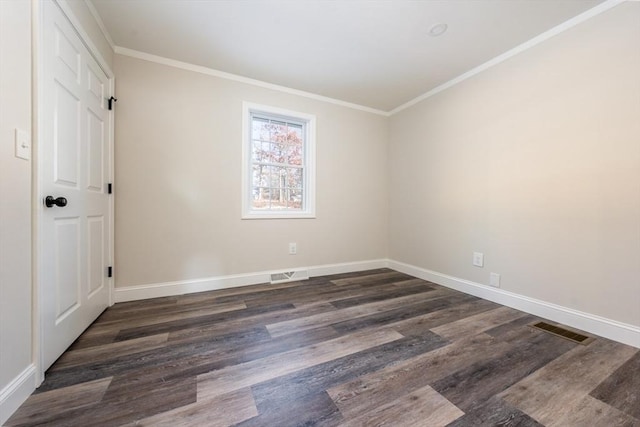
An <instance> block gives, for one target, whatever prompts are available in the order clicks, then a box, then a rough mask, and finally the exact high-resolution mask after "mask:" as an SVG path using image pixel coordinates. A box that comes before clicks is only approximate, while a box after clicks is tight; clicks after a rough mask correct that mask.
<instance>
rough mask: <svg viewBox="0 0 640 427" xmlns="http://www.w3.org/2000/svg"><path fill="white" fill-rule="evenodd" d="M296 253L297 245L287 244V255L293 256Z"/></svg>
mask: <svg viewBox="0 0 640 427" xmlns="http://www.w3.org/2000/svg"><path fill="white" fill-rule="evenodd" d="M297 253H298V245H297V244H296V243H289V255H295V254H297Z"/></svg>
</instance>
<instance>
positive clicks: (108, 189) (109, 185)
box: [107, 183, 113, 194]
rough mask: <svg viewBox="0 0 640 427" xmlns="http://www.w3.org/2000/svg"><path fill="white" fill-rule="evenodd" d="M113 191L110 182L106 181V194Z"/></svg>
mask: <svg viewBox="0 0 640 427" xmlns="http://www.w3.org/2000/svg"><path fill="white" fill-rule="evenodd" d="M111 193H113V184H112V183H108V184H107V194H111Z"/></svg>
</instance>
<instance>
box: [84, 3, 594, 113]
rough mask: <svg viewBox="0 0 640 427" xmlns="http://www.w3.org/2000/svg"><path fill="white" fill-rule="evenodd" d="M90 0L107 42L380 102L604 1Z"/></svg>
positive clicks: (387, 105)
mask: <svg viewBox="0 0 640 427" xmlns="http://www.w3.org/2000/svg"><path fill="white" fill-rule="evenodd" d="M90 1H91V2H92V3H93V5H94V6H95V9H96V10H97V12H98V14H99V15H100V18H101V19H102V21H103V23H104V26H105V27H106V29H107V31H108V33H109V35H110V36H111V38H112V40H113V43H114V44H115V45H116V46H119V47H124V48H128V49H133V50H137V51H141V52H145V53H149V54H153V55H158V56H162V57H166V58H170V59H174V60H177V61H182V62H187V63H191V64H195V65H200V66H204V67H208V68H212V69H215V70H219V71H223V72H227V73H231V74H235V75H238V76H243V77H248V78H251V79H256V80H260V81H263V82H267V83H271V84H276V85H281V86H286V87H288V88H293V89H298V90H302V91H306V92H311V93H314V94H319V95H323V96H326V97H330V98H334V99H338V100H342V101H346V102H350V103H354V104H359V105H362V106H366V107H369V108H374V109H377V110H382V111H389V110H392V109H394V108H396V107H398V106H400V105H402V104H404V103H406V102H408V101H410V100H412V99H414V98H416V97H418V96H420V95H422V94H423V93H425V92H428V91H429V90H431V89H433V88H435V87H437V86H439V85H441V84H443V83H445V82H447V81H449V80H451V79H453V78H455V77H457V76H459V75H461V74H463V73H465V72H466V71H469V70H470V69H472V68H474V67H476V66H478V65H480V64H483V63H485V62H487V61H488V60H490V59H492V58H494V57H496V56H498V55H500V54H502V53H504V52H506V51H508V50H510V49H511V48H514V47H516V46H518V45H520V44H522V43H523V42H525V41H527V40H529V39H531V38H533V37H535V36H537V35H539V34H541V33H543V32H545V31H547V30H549V29H550V28H553V27H554V26H556V25H559V24H561V23H563V22H565V21H567V20H569V19H571V18H572V17H574V16H576V15H578V14H580V13H582V12H584V11H586V10H588V9H590V8H592V7H594V6H596V5H597V4H599V3H601V2H602V1H603V0H423V1H419V0H413V1H408V0H342V1H339V0H333V1H332V0H90ZM439 23H441V24H446V25H447V31H446V32H445V33H444V34H442V35H440V36H437V37H434V36H432V35H430V30H431V29H432V27H433V26H434V25H435V24H439Z"/></svg>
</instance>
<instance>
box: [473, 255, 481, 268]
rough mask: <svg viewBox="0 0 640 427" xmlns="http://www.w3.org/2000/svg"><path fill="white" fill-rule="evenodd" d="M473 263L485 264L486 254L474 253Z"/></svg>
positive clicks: (478, 265)
mask: <svg viewBox="0 0 640 427" xmlns="http://www.w3.org/2000/svg"><path fill="white" fill-rule="evenodd" d="M473 265H475V266H476V267H483V266H484V254H483V253H482V252H474V253H473Z"/></svg>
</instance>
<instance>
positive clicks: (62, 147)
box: [52, 82, 81, 187]
mask: <svg viewBox="0 0 640 427" xmlns="http://www.w3.org/2000/svg"><path fill="white" fill-rule="evenodd" d="M54 84H55V90H56V94H55V105H54V107H53V108H54V110H53V114H54V116H53V125H54V142H53V143H54V150H53V153H52V154H53V164H54V167H55V169H54V174H55V182H56V184H67V185H71V186H73V187H77V185H78V152H79V151H80V132H81V129H80V120H81V118H80V99H79V98H78V97H77V96H76V95H75V94H74V93H72V92H70V91H69V90H68V89H67V88H65V87H64V86H62V85H61V84H60V83H59V82H55V83H54Z"/></svg>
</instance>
